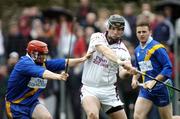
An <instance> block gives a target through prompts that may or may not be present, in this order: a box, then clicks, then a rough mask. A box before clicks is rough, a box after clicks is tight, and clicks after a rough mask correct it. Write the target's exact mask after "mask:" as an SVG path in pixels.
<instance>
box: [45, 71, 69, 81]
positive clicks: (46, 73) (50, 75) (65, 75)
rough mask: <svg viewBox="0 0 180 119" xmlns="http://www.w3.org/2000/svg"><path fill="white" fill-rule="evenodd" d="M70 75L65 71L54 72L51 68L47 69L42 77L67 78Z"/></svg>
mask: <svg viewBox="0 0 180 119" xmlns="http://www.w3.org/2000/svg"><path fill="white" fill-rule="evenodd" d="M68 76H69V75H68V74H67V73H64V72H62V73H61V74H57V73H53V72H51V71H49V70H45V71H44V73H43V76H42V77H43V78H44V79H49V80H67V77H68Z"/></svg>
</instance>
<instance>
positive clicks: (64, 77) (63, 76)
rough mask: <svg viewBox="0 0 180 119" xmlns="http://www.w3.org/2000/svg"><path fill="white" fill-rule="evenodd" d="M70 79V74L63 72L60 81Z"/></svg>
mask: <svg viewBox="0 0 180 119" xmlns="http://www.w3.org/2000/svg"><path fill="white" fill-rule="evenodd" d="M68 77H69V74H68V73H65V72H62V73H61V74H60V77H59V79H60V80H65V81H66V80H67V78H68Z"/></svg>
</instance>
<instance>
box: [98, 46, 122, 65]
mask: <svg viewBox="0 0 180 119" xmlns="http://www.w3.org/2000/svg"><path fill="white" fill-rule="evenodd" d="M96 49H97V51H98V52H101V53H102V54H103V55H104V56H105V57H106V58H108V59H109V60H111V61H112V62H114V63H117V64H119V65H121V63H122V61H121V60H120V59H119V58H118V56H117V55H116V54H115V53H114V52H113V51H112V49H110V48H108V47H107V46H104V45H97V46H96Z"/></svg>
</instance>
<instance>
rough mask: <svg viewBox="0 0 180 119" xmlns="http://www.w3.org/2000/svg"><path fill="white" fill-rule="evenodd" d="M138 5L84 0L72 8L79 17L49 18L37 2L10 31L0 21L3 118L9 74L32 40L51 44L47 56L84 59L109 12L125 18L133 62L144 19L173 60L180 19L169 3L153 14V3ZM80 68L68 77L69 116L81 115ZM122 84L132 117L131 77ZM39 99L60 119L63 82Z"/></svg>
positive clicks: (52, 84) (0, 107)
mask: <svg viewBox="0 0 180 119" xmlns="http://www.w3.org/2000/svg"><path fill="white" fill-rule="evenodd" d="M134 8H135V6H134V4H133V3H127V4H125V5H124V6H123V10H122V11H121V12H119V11H118V10H115V11H110V10H108V9H107V8H99V9H97V8H96V9H95V8H94V7H93V6H91V4H90V1H89V0H81V3H80V5H79V7H78V8H77V11H74V14H75V15H74V16H75V17H76V20H69V19H68V18H67V15H66V14H64V15H59V16H58V18H48V17H46V16H43V12H42V11H41V10H40V9H39V8H38V7H36V6H33V7H27V8H24V10H23V11H22V13H21V15H20V16H19V18H18V19H17V21H13V22H11V23H10V24H9V27H8V32H4V30H3V27H2V26H3V21H1V20H0V118H1V119H3V113H4V112H3V111H2V110H5V109H4V103H3V101H4V94H5V91H6V84H7V80H8V76H9V74H10V72H11V70H12V68H13V66H14V65H15V64H16V62H17V61H18V59H19V58H20V57H21V56H22V55H24V54H25V53H26V46H27V43H28V42H29V41H31V40H33V39H37V40H41V41H43V42H45V43H47V44H48V48H49V58H54V57H69V50H70V57H81V56H83V55H84V54H85V53H86V51H87V46H88V43H89V38H90V36H91V34H92V33H94V32H105V31H106V20H107V18H108V17H109V15H110V14H115V13H117V14H120V15H122V16H124V18H125V20H126V22H125V30H124V36H123V37H124V38H123V39H124V41H123V42H125V44H126V45H127V47H128V49H129V52H130V54H131V57H132V62H133V61H134V47H135V46H137V42H138V40H137V38H136V31H135V28H136V27H135V25H136V22H137V21H138V20H146V21H149V22H150V24H151V28H152V36H153V38H154V39H157V40H158V41H160V42H162V43H163V44H164V45H165V46H166V48H167V51H168V53H169V56H170V59H171V61H172V63H173V64H174V54H173V43H174V39H175V38H177V37H176V36H180V33H179V32H180V30H179V29H180V20H179V19H177V20H176V22H172V21H174V19H172V17H171V15H172V14H171V13H172V8H170V7H165V8H164V9H162V11H156V12H155V11H152V9H151V8H152V6H151V4H149V3H142V5H141V10H140V12H139V13H138V14H137V13H135V9H134ZM70 42H71V43H70ZM70 44H71V46H70ZM69 47H70V48H69ZM82 68H83V65H80V66H77V67H75V68H73V69H70V70H69V74H70V77H69V80H68V81H67V82H66V97H67V98H66V99H67V100H68V101H66V102H67V103H70V107H71V110H72V115H73V116H72V117H69V119H71V118H74V119H81V118H83V115H82V112H83V111H82V108H81V105H80V97H79V95H80V87H81V74H82ZM173 78H174V74H173ZM118 83H119V85H120V86H119V88H120V89H119V91H120V93H121V96H122V97H121V99H122V100H123V102H124V103H125V109H126V112H127V115H128V116H129V117H128V118H129V119H132V114H133V108H134V103H135V100H136V97H137V95H138V90H132V88H131V86H130V84H131V79H127V80H119V82H118ZM41 98H42V101H43V102H44V103H45V105H47V107H48V106H50V108H51V109H50V110H51V112H52V113H53V114H52V115H53V116H54V118H55V119H58V117H59V105H60V104H59V103H60V101H59V100H60V85H59V82H58V81H49V83H48V85H47V88H46V91H45V92H44V93H43V95H42V96H41ZM49 99H50V102H49ZM51 101H52V102H51ZM46 102H47V103H46ZM66 105H69V104H66ZM67 108H68V107H66V109H67ZM152 113H156V112H152ZM101 118H102V119H103V118H107V117H105V114H101ZM149 118H151V116H149ZM153 119H155V118H153Z"/></svg>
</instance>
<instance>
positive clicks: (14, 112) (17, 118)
mask: <svg viewBox="0 0 180 119" xmlns="http://www.w3.org/2000/svg"><path fill="white" fill-rule="evenodd" d="M37 104H39V101H36V102H34V103H33V104H32V105H28V106H25V105H20V104H13V103H10V102H8V101H6V113H7V116H8V118H10V119H11V118H13V119H32V113H33V111H34V108H35V107H36V105H37Z"/></svg>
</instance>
